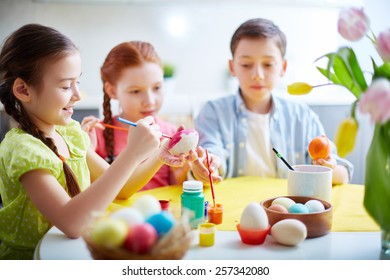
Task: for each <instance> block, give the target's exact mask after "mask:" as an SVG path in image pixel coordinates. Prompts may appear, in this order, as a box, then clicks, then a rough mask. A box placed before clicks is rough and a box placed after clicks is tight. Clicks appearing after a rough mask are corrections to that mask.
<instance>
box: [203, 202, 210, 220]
mask: <svg viewBox="0 0 390 280" xmlns="http://www.w3.org/2000/svg"><path fill="white" fill-rule="evenodd" d="M208 209H209V202H208V201H205V202H204V220H205V221H207V219H208V217H207V211H208Z"/></svg>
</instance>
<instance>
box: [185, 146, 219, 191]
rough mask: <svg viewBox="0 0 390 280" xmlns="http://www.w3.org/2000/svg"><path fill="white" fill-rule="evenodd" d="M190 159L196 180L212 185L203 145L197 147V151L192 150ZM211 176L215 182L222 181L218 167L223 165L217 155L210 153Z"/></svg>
mask: <svg viewBox="0 0 390 280" xmlns="http://www.w3.org/2000/svg"><path fill="white" fill-rule="evenodd" d="M188 160H189V161H190V162H191V171H192V174H193V176H194V177H195V179H196V180H199V181H201V182H203V184H204V185H206V186H208V185H210V180H209V171H208V168H207V167H208V166H207V159H206V152H205V151H204V149H203V148H202V147H199V146H198V147H197V148H196V151H195V150H192V151H191V152H190V154H189V157H188ZM209 161H210V171H211V178H212V180H213V182H214V183H219V182H221V181H222V177H221V176H219V173H218V168H219V166H220V165H221V160H220V159H219V157H217V156H216V155H213V154H210V153H209Z"/></svg>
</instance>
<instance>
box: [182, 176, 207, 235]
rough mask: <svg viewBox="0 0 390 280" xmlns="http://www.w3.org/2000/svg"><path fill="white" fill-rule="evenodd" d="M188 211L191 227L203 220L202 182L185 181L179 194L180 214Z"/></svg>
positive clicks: (196, 226) (194, 227)
mask: <svg viewBox="0 0 390 280" xmlns="http://www.w3.org/2000/svg"><path fill="white" fill-rule="evenodd" d="M186 212H187V213H188V212H189V217H190V219H189V222H190V226H191V228H192V229H196V228H198V225H199V224H201V223H203V222H204V194H203V183H202V182H200V181H185V182H184V183H183V193H182V195H181V215H182V216H183V215H184V214H185V213H186Z"/></svg>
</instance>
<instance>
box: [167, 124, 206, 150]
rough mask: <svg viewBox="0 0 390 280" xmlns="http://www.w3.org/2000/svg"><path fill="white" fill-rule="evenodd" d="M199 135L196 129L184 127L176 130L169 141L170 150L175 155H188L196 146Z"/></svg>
mask: <svg viewBox="0 0 390 280" xmlns="http://www.w3.org/2000/svg"><path fill="white" fill-rule="evenodd" d="M198 142H199V135H198V132H197V131H196V130H193V129H183V130H180V131H178V132H176V133H175V134H174V135H173V136H172V138H171V140H169V143H168V150H169V152H170V153H171V154H172V155H174V156H179V155H182V154H184V155H186V156H187V155H188V154H189V152H190V150H193V149H195V148H196V146H197V145H198Z"/></svg>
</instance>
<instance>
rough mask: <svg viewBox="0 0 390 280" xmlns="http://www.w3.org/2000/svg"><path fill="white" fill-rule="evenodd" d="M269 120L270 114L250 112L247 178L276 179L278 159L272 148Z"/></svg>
mask: <svg viewBox="0 0 390 280" xmlns="http://www.w3.org/2000/svg"><path fill="white" fill-rule="evenodd" d="M269 118H270V115H269V114H256V113H253V112H249V111H248V138H247V143H246V153H247V166H246V170H245V175H247V176H261V177H271V178H275V177H276V159H275V154H274V153H273V151H272V146H271V137H270V131H269Z"/></svg>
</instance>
